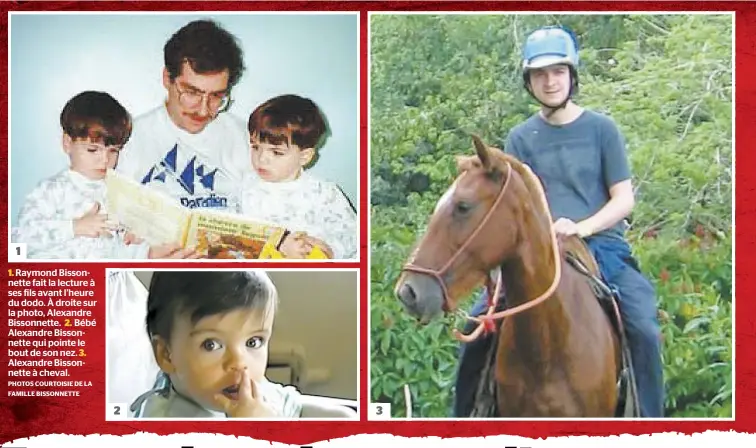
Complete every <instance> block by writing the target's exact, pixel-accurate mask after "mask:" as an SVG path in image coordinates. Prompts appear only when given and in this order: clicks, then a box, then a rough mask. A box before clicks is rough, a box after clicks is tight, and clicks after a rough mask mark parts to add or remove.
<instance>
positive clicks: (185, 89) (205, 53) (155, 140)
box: [116, 20, 250, 212]
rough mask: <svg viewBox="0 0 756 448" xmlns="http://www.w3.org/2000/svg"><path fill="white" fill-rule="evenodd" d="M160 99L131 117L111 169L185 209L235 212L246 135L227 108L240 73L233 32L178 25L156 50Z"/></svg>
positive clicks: (205, 23) (202, 24) (208, 24)
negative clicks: (126, 139) (160, 66)
mask: <svg viewBox="0 0 756 448" xmlns="http://www.w3.org/2000/svg"><path fill="white" fill-rule="evenodd" d="M163 53H164V62H165V68H164V69H163V86H164V87H165V89H166V91H167V92H168V98H167V100H166V101H165V103H164V104H161V105H160V106H158V107H156V108H155V109H153V110H151V111H149V112H147V113H146V114H144V115H142V116H139V117H137V118H136V119H135V120H134V132H133V134H132V137H131V140H130V141H129V143H128V144H127V145H126V146H125V147H124V149H123V151H122V153H121V159H120V160H119V162H118V165H117V167H116V169H117V170H118V171H119V172H121V173H123V174H125V175H127V176H128V177H131V178H133V179H135V180H136V181H138V182H141V183H142V184H145V185H149V186H150V187H153V188H158V189H160V190H162V191H163V192H165V193H167V194H169V195H170V196H172V197H174V198H176V199H177V200H178V201H179V202H180V203H181V204H182V205H184V206H185V207H189V208H213V209H218V210H226V211H229V212H236V211H237V202H238V200H237V198H236V196H237V195H236V194H235V191H236V186H237V185H238V184H239V182H240V181H241V178H242V174H243V171H244V170H245V169H248V168H249V165H250V160H249V148H248V146H247V144H248V140H249V138H248V137H247V131H246V128H245V126H244V123H242V122H241V121H240V120H237V119H236V118H234V117H233V116H231V115H230V114H228V113H224V112H226V111H227V110H228V109H229V107H230V105H231V102H232V101H231V89H232V88H233V87H234V85H236V84H237V83H238V82H239V79H240V78H241V75H242V73H243V72H244V63H243V57H242V50H241V48H240V47H239V44H238V43H237V40H236V38H235V37H234V36H233V35H232V34H230V33H229V32H228V31H226V30H224V29H223V28H222V27H220V26H219V25H218V24H217V23H215V22H213V21H210V20H198V21H194V22H191V23H189V24H187V25H186V26H184V27H183V28H181V29H180V30H178V31H177V32H176V33H175V34H174V35H173V36H172V37H171V38H170V39H169V40H168V42H167V43H166V44H165V47H164V49H163Z"/></svg>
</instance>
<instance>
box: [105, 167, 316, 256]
mask: <svg viewBox="0 0 756 448" xmlns="http://www.w3.org/2000/svg"><path fill="white" fill-rule="evenodd" d="M105 182H106V185H107V205H106V206H107V210H108V215H110V216H112V217H114V218H115V219H116V220H117V221H118V223H119V224H120V225H121V226H123V227H124V228H125V229H126V230H128V231H130V232H131V233H133V234H134V235H136V236H137V237H138V238H142V239H144V240H145V241H147V242H148V243H149V244H150V245H159V244H167V243H172V242H176V243H179V244H180V245H181V247H184V248H186V247H194V248H195V249H196V250H197V251H198V252H199V253H200V254H201V255H202V256H203V257H205V258H212V259H273V258H285V257H284V256H283V254H281V252H280V251H279V250H278V247H279V245H280V243H281V241H282V239H283V238H284V236H285V235H286V234H287V229H286V228H284V227H282V226H279V225H277V224H275V223H266V222H260V221H256V220H252V219H249V218H246V217H244V216H243V215H237V214H232V213H226V212H219V211H217V210H208V209H191V208H187V207H184V206H182V205H181V204H180V203H179V202H178V201H176V200H174V199H173V198H171V197H170V196H168V195H165V194H163V193H162V192H160V191H157V190H154V189H151V188H149V187H147V186H144V185H142V184H140V183H138V182H136V181H134V180H132V179H129V178H127V177H125V176H123V175H121V174H119V173H118V172H116V171H114V170H108V173H107V176H106V178H105ZM307 258H310V259H316V258H328V257H327V255H326V254H325V253H324V252H323V251H322V250H320V249H319V248H317V247H315V248H314V249H313V250H312V251H311V252H310V255H309V256H308V257H307Z"/></svg>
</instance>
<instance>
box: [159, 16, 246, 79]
mask: <svg viewBox="0 0 756 448" xmlns="http://www.w3.org/2000/svg"><path fill="white" fill-rule="evenodd" d="M163 59H164V62H165V68H166V69H167V70H168V74H169V75H170V78H171V81H173V80H174V79H176V77H177V76H179V75H180V74H181V69H182V67H183V66H184V62H188V63H189V66H191V67H192V70H194V71H195V72H197V73H200V74H204V73H217V72H221V71H223V70H226V69H228V90H231V88H232V87H233V86H235V85H236V83H237V82H239V78H241V75H242V73H243V72H244V61H243V53H242V49H241V47H240V46H239V43H238V42H237V40H236V38H235V37H234V36H233V35H232V34H231V33H229V32H228V31H226V30H225V29H223V28H222V27H221V26H220V25H218V24H217V23H216V22H214V21H212V20H196V21H194V22H191V23H189V24H187V25H185V26H184V27H182V28H181V29H180V30H178V31H176V33H175V34H173V36H171V38H170V39H168V42H166V43H165V47H163Z"/></svg>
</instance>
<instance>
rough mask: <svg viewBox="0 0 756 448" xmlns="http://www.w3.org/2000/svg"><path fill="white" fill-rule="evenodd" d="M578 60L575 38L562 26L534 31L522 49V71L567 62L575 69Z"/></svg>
mask: <svg viewBox="0 0 756 448" xmlns="http://www.w3.org/2000/svg"><path fill="white" fill-rule="evenodd" d="M578 62H579V58H578V45H577V40H576V39H575V36H574V35H573V34H572V33H571V32H569V31H567V30H566V29H564V28H562V27H556V26H549V27H544V28H540V29H538V30H536V31H534V32H533V33H531V34H530V36H528V39H527V40H526V41H525V47H524V48H523V50H522V68H523V70H524V71H528V70H530V69H533V68H543V67H547V66H549V65H556V64H567V65H569V66H570V67H571V68H573V69H575V70H577V66H578Z"/></svg>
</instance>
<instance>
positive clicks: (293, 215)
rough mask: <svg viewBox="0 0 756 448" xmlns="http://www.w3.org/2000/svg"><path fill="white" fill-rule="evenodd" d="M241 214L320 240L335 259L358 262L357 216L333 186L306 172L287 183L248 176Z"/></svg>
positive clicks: (242, 195)
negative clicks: (356, 260)
mask: <svg viewBox="0 0 756 448" xmlns="http://www.w3.org/2000/svg"><path fill="white" fill-rule="evenodd" d="M241 213H242V214H243V215H245V216H249V217H252V218H256V219H259V220H262V221H266V222H271V223H275V224H279V225H281V226H284V227H286V228H287V229H289V230H290V231H292V232H306V233H307V234H308V235H312V236H313V237H315V238H318V239H321V240H323V241H325V243H326V244H328V246H330V248H331V249H332V250H333V256H334V258H336V259H350V258H351V259H354V258H357V244H358V243H357V241H358V239H359V237H358V235H357V215H356V214H355V212H354V210H353V209H352V207H351V205H350V204H349V201H348V200H347V199H346V196H344V193H342V191H341V190H340V189H339V188H338V187H337V186H336V184H334V183H332V182H328V181H325V180H321V179H317V178H315V177H313V176H311V175H310V174H309V173H307V172H306V171H305V172H303V173H302V175H301V176H299V178H298V179H296V180H293V181H290V182H267V181H265V180H262V179H260V178H259V177H258V176H256V175H254V174H247V176H245V178H244V183H243V184H242V192H241Z"/></svg>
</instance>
